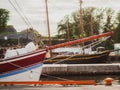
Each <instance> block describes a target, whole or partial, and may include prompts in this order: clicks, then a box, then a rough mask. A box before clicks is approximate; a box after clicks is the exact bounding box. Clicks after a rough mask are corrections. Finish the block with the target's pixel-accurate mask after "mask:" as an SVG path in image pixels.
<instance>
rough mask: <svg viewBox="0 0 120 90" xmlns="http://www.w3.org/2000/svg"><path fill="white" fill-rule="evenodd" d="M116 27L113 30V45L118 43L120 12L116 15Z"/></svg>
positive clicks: (119, 39)
mask: <svg viewBox="0 0 120 90" xmlns="http://www.w3.org/2000/svg"><path fill="white" fill-rule="evenodd" d="M116 20H117V27H116V29H115V35H114V41H115V43H120V11H119V12H118V14H117V18H116Z"/></svg>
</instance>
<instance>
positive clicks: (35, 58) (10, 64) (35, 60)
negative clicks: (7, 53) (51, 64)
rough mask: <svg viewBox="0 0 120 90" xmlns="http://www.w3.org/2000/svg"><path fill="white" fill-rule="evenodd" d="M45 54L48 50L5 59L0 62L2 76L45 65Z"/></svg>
mask: <svg viewBox="0 0 120 90" xmlns="http://www.w3.org/2000/svg"><path fill="white" fill-rule="evenodd" d="M45 54H46V50H39V51H35V52H32V53H29V54H25V55H21V56H18V57H13V58H9V59H4V61H2V62H0V74H5V73H9V72H11V71H15V70H20V69H22V68H27V67H30V66H34V65H36V64H40V63H43V60H44V59H45Z"/></svg>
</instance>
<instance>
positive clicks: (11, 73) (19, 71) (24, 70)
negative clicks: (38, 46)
mask: <svg viewBox="0 0 120 90" xmlns="http://www.w3.org/2000/svg"><path fill="white" fill-rule="evenodd" d="M42 65H43V63H40V64H37V65H34V66H31V67H27V68H24V69H21V70H16V71H13V72H9V73H6V74H2V75H0V78H4V77H8V76H11V75H15V74H19V73H23V72H26V71H30V70H32V69H35V68H38V67H41V68H42Z"/></svg>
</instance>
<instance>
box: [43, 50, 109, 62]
mask: <svg viewBox="0 0 120 90" xmlns="http://www.w3.org/2000/svg"><path fill="white" fill-rule="evenodd" d="M108 55H109V51H105V52H103V53H98V54H91V55H81V54H76V55H71V56H64V55H63V56H58V57H56V58H54V59H51V60H48V61H47V60H46V61H45V62H44V64H51V63H55V64H90V63H91V64H92V63H105V62H106V61H107V58H108Z"/></svg>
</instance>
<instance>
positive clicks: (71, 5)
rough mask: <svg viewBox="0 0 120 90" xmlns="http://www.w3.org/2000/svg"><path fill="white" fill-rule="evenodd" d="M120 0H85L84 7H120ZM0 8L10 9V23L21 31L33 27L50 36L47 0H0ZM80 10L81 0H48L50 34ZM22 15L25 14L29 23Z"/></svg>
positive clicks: (116, 8)
mask: <svg viewBox="0 0 120 90" xmlns="http://www.w3.org/2000/svg"><path fill="white" fill-rule="evenodd" d="M119 4H120V0H83V4H82V7H83V8H84V7H100V8H101V7H103V8H105V7H110V8H113V9H114V10H118V9H120V5H119ZM0 8H5V9H7V10H9V11H10V20H9V22H8V25H13V26H14V27H15V29H16V30H17V31H18V32H20V31H22V30H25V29H27V28H30V27H33V28H34V29H36V30H37V31H38V32H39V33H40V34H41V35H44V36H48V29H47V20H46V9H45V0H0ZM76 10H79V0H48V12H49V23H50V35H51V36H53V35H55V34H56V33H57V25H58V23H59V22H60V21H61V20H62V19H63V17H64V16H66V15H69V14H71V13H72V12H74V11H76ZM21 16H25V17H26V18H27V19H26V22H27V23H28V22H29V23H30V24H29V25H27V24H26V23H25V21H24V20H23V18H22V17H21Z"/></svg>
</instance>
